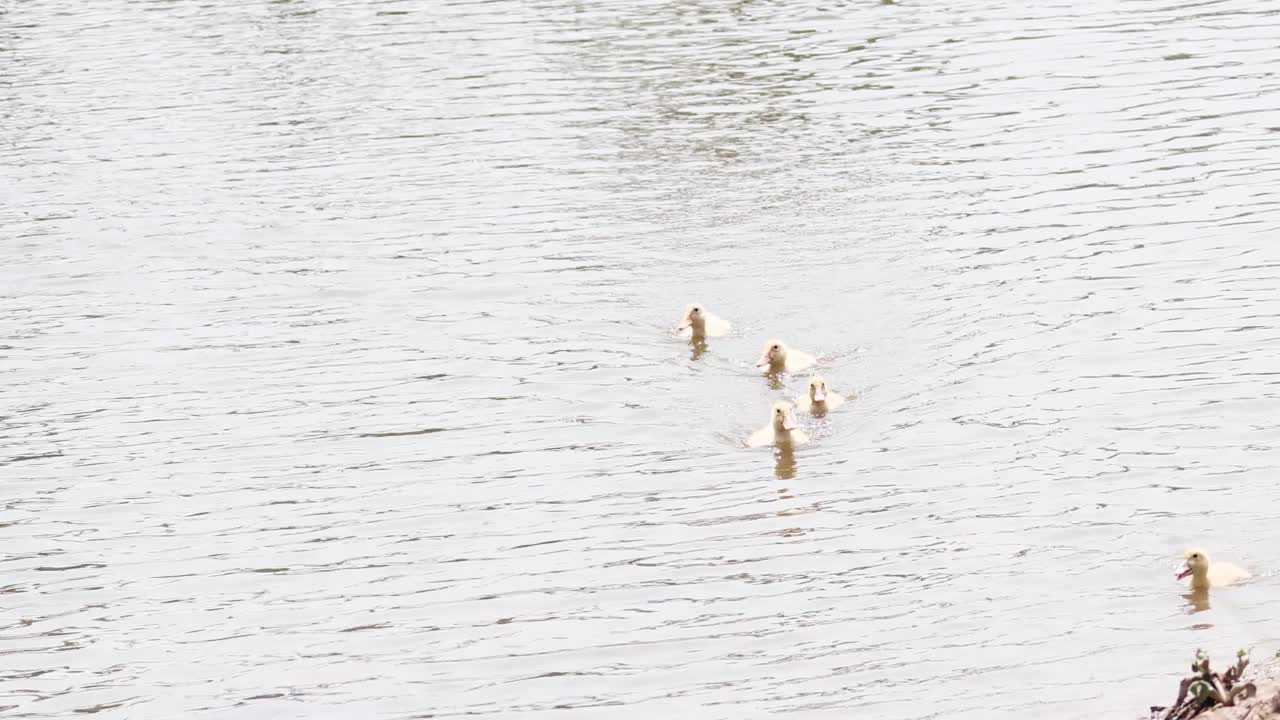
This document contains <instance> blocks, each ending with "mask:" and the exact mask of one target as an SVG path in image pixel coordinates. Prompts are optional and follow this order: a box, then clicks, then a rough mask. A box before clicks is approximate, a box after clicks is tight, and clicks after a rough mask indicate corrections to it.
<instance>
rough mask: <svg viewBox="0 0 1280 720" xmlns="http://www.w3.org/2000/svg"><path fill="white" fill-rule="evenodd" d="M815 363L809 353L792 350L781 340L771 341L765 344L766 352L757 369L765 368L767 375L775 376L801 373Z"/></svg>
mask: <svg viewBox="0 0 1280 720" xmlns="http://www.w3.org/2000/svg"><path fill="white" fill-rule="evenodd" d="M813 363H814V358H813V356H812V355H810V354H809V353H807V352H801V351H800V350H792V349H790V348H788V347H787V346H786V345H785V344H783V342H782V341H781V340H770V341H769V342H767V343H765V346H764V352H763V353H761V355H760V361H759V362H757V363H756V367H758V368H764V369H765V372H766V373H768V374H770V375H773V374H775V373H781V372H789V373H793V372H800V371H801V370H804V369H805V368H807V367H809V366H810V365H813Z"/></svg>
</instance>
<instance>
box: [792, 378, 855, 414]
mask: <svg viewBox="0 0 1280 720" xmlns="http://www.w3.org/2000/svg"><path fill="white" fill-rule="evenodd" d="M844 401H845V398H844V396H843V395H839V394H837V393H833V392H831V391H829V390H827V381H826V380H825V379H823V377H822V376H821V375H814V376H813V377H811V378H809V392H808V394H806V395H801V396H800V397H798V398H796V405H798V406H799V407H800V409H801V410H804V411H805V412H807V413H811V414H813V415H826V414H827V412H828V411H830V410H835V409H836V408H838V407H840V406H841V405H843V404H844Z"/></svg>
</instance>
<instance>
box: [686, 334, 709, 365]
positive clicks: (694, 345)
mask: <svg viewBox="0 0 1280 720" xmlns="http://www.w3.org/2000/svg"><path fill="white" fill-rule="evenodd" d="M689 349H690V353H689V359H690V360H694V361H697V360H700V359H701V358H702V356H703V355H705V354H706V353H707V341H706V340H705V339H703V338H690V339H689Z"/></svg>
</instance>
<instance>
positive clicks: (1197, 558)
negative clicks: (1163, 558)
mask: <svg viewBox="0 0 1280 720" xmlns="http://www.w3.org/2000/svg"><path fill="white" fill-rule="evenodd" d="M1183 559H1184V562H1183V563H1182V567H1181V568H1179V569H1178V579H1179V580H1181V579H1183V578H1185V577H1187V576H1188V575H1190V576H1191V589H1192V590H1207V589H1209V588H1211V587H1222V586H1224V585H1233V584H1235V583H1238V582H1240V581H1241V580H1247V579H1249V577H1250V576H1249V572H1248V571H1247V570H1245V569H1244V568H1242V567H1239V566H1236V565H1232V564H1231V563H1229V562H1216V563H1213V564H1210V563H1209V553H1207V552H1205V551H1204V550H1202V549H1200V548H1188V549H1187V551H1186V553H1184V554H1183Z"/></svg>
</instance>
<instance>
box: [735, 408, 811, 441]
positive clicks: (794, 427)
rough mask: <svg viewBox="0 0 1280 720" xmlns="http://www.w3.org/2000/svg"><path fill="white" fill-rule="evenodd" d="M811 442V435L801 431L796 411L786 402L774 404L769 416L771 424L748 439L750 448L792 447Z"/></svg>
mask: <svg viewBox="0 0 1280 720" xmlns="http://www.w3.org/2000/svg"><path fill="white" fill-rule="evenodd" d="M807 442H809V434H808V433H806V432H805V431H803V430H801V429H800V428H799V426H798V424H797V423H796V409H795V406H793V405H792V404H791V403H789V402H787V401H786V400H779V401H778V402H775V403H774V404H773V409H772V410H771V411H770V414H769V424H768V425H765V426H764V427H762V428H760V429H759V430H757V431H755V432H753V433H751V437H749V438H747V446H748V447H764V446H766V445H778V446H781V447H791V446H792V445H803V444H804V443H807Z"/></svg>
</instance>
